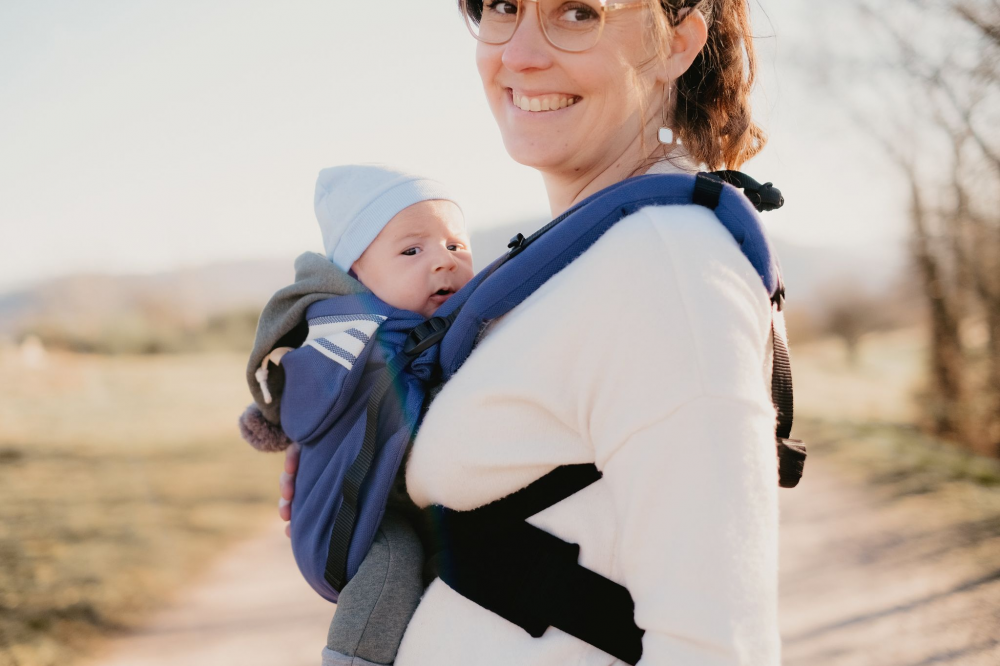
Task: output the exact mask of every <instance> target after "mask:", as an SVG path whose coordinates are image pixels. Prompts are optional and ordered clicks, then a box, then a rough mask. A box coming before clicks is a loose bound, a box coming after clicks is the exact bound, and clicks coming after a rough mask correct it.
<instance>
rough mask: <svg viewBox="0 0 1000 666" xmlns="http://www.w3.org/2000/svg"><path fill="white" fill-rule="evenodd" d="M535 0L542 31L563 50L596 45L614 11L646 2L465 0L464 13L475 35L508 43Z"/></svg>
mask: <svg viewBox="0 0 1000 666" xmlns="http://www.w3.org/2000/svg"><path fill="white" fill-rule="evenodd" d="M529 2H534V3H535V7H536V9H537V11H538V22H539V24H541V26H542V34H544V35H545V39H547V40H548V42H549V44H551V45H552V46H554V47H556V48H557V49H559V50H560V51H569V52H571V53H579V52H580V51H586V50H587V49H589V48H592V47H594V46H595V45H596V44H597V42H598V41H600V39H601V33H602V32H604V23H605V20H606V18H607V15H608V14H609V13H611V12H616V11H621V10H623V9H635V8H638V7H642V6H643V5H645V4H646V3H645V2H644V0H637V1H636V2H613V3H608V2H607V0H462V14H464V15H465V23H466V25H468V26H469V32H471V33H472V36H473V37H475V38H476V39H478V40H479V41H481V42H483V43H485V44H506V43H507V42H509V41H510V40H511V38H512V37H513V36H514V31H515V30H517V26H518V25H520V23H521V19H522V18H523V15H524V12H525V5H526V4H527V3H529Z"/></svg>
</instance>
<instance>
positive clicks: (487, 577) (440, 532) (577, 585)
mask: <svg viewBox="0 0 1000 666" xmlns="http://www.w3.org/2000/svg"><path fill="white" fill-rule="evenodd" d="M600 478H601V473H600V472H599V471H598V470H597V467H595V466H594V465H567V466H563V467H558V468H556V469H555V470H553V471H552V472H550V473H549V474H547V475H545V476H543V477H542V478H541V479H539V480H537V481H535V482H534V483H532V484H531V485H529V486H527V487H526V488H523V489H521V490H519V491H518V492H516V493H514V494H512V495H509V496H508V497H505V498H504V499H503V500H500V501H497V502H494V503H492V504H488V505H486V506H483V507H481V508H479V509H476V510H474V511H453V510H451V509H447V508H445V507H441V506H433V507H429V508H428V509H425V512H426V514H427V517H428V518H429V520H430V522H431V524H432V526H433V529H432V531H431V533H432V535H433V537H432V539H433V546H432V548H431V553H429V558H428V559H429V566H430V568H431V573H432V574H433V575H435V576H438V577H440V578H441V580H443V581H444V582H445V583H446V584H447V585H448V586H449V587H451V588H452V589H453V590H455V591H456V592H458V593H459V594H461V595H462V596H464V597H466V598H467V599H469V600H471V601H474V602H475V603H476V604H478V605H480V606H482V607H483V608H486V609H487V610H490V611H492V612H494V613H496V614H497V615H499V616H500V617H502V618H504V619H506V620H508V621H509V622H512V623H513V624H516V625H517V626H519V627H521V628H522V629H524V630H525V631H526V632H528V634H530V635H531V636H532V637H534V638H538V637H540V636H541V635H542V634H544V633H545V630H546V629H548V628H549V627H555V628H557V629H560V630H562V631H564V632H566V633H567V634H569V635H571V636H575V637H576V638H579V639H580V640H582V641H585V642H587V643H590V644H591V645H593V646H594V647H597V648H598V649H600V650H603V651H604V652H607V653H608V654H610V655H612V656H614V657H616V658H618V659H621V660H622V661H624V662H626V663H629V664H635V663H636V662H637V661H639V657H641V656H642V635H643V633H644V632H643V630H642V629H639V627H637V626H636V624H635V621H634V620H633V614H634V608H635V606H634V604H633V602H632V595H631V594H629V591H628V590H627V589H626V588H625V587H624V586H622V585H619V584H618V583H615V582H614V581H612V580H610V579H608V578H605V577H604V576H602V575H600V574H598V573H596V572H594V571H591V570H590V569H587V568H586V567H583V566H580V564H579V563H578V562H577V560H578V559H579V556H580V546H579V545H577V544H575V543H568V542H566V541H563V540H562V539H560V538H559V537H556V536H554V535H552V534H549V533H548V532H546V531H545V530H542V529H539V528H537V527H535V526H534V525H531V524H529V523H527V522H526V521H525V519H526V518H528V517H530V516H533V515H535V514H536V513H539V512H540V511H542V510H544V509H545V508H547V507H549V506H552V505H553V504H556V503H558V502H560V501H562V500H564V499H566V498H567V497H569V496H571V495H573V494H575V493H576V492H578V491H580V490H582V489H583V488H585V487H587V486H589V485H590V484H591V483H593V482H595V481H597V480H598V479H600Z"/></svg>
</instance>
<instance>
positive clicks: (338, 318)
mask: <svg viewBox="0 0 1000 666" xmlns="http://www.w3.org/2000/svg"><path fill="white" fill-rule="evenodd" d="M353 321H373V322H375V323H376V324H381V323H382V322H384V321H385V317H383V316H382V315H376V314H371V315H370V314H353V315H327V316H325V317H316V318H315V319H310V320H309V325H310V326H314V325H316V326H318V325H321V324H339V323H341V322H353Z"/></svg>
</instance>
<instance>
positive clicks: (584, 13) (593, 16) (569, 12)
mask: <svg viewBox="0 0 1000 666" xmlns="http://www.w3.org/2000/svg"><path fill="white" fill-rule="evenodd" d="M559 20H560V21H564V22H566V23H586V22H587V21H598V20H600V17H599V16H598V15H597V12H596V11H594V8H593V7H589V6H587V5H584V4H578V3H573V4H569V3H567V4H565V5H563V6H562V7H560V8H559Z"/></svg>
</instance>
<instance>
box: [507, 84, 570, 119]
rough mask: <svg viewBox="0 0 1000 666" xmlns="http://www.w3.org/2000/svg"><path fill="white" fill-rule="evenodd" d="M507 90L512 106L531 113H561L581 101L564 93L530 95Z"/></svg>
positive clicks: (511, 89)
mask: <svg viewBox="0 0 1000 666" xmlns="http://www.w3.org/2000/svg"><path fill="white" fill-rule="evenodd" d="M507 90H508V92H509V99H510V102H511V104H513V105H514V106H515V107H517V108H518V109H520V110H522V111H527V112H529V113H546V112H552V111H561V110H562V109H565V108H567V107H570V106H573V105H574V104H576V103H577V102H579V101H580V99H581V98H580V97H578V96H576V95H566V94H564V93H546V94H542V95H530V94H527V93H520V92H518V91H516V90H514V89H513V88H508V89H507Z"/></svg>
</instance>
